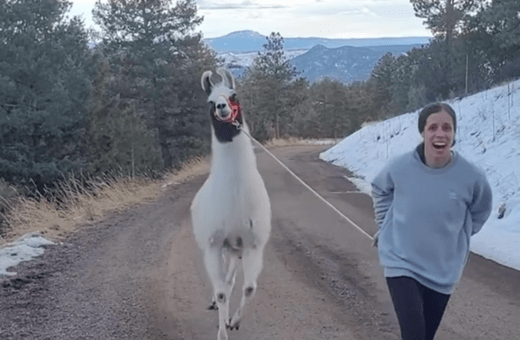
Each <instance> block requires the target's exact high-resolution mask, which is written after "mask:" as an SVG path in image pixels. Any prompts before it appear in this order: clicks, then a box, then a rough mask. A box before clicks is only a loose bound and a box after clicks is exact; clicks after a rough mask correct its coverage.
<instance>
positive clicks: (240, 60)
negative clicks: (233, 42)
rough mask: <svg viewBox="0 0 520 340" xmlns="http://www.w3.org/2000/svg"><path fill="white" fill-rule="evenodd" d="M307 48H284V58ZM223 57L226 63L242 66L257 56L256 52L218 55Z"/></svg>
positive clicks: (289, 58)
mask: <svg viewBox="0 0 520 340" xmlns="http://www.w3.org/2000/svg"><path fill="white" fill-rule="evenodd" d="M307 51H308V50H286V51H284V55H285V58H287V59H288V60H291V59H292V58H295V57H297V56H299V55H301V54H304V53H305V52H307ZM218 56H219V57H221V58H223V59H224V63H225V64H226V65H228V64H231V63H234V64H236V65H239V66H242V67H246V68H247V67H249V66H251V64H252V63H253V60H254V59H255V58H256V57H258V52H246V53H233V52H227V53H221V54H219V55H218Z"/></svg>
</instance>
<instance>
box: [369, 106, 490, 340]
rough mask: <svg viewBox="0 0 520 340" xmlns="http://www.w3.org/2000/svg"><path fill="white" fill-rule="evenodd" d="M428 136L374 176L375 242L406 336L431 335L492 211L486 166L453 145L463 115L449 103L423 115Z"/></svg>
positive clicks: (424, 339)
mask: <svg viewBox="0 0 520 340" xmlns="http://www.w3.org/2000/svg"><path fill="white" fill-rule="evenodd" d="M418 125H419V132H420V133H421V136H422V137H423V143H421V144H420V145H419V146H417V148H415V150H413V151H411V152H408V153H406V154H404V155H402V156H399V157H397V158H396V159H394V160H393V161H391V162H389V164H388V165H387V166H386V167H385V168H384V169H383V170H382V171H381V172H380V173H379V174H378V175H377V176H376V177H375V178H374V180H373V181H372V197H373V200H374V210H375V214H376V224H377V226H378V227H379V231H378V235H377V236H376V242H375V244H376V245H377V247H378V252H379V260H380V263H381V265H382V266H383V267H384V275H385V277H386V280H387V284H388V288H389V291H390V295H391V297H392V301H393V304H394V308H395V311H396V314H397V318H398V320H399V326H400V328H401V336H402V339H403V340H410V339H414V340H431V339H433V338H434V336H435V332H436V331H437V328H438V327H439V323H440V321H441V318H442V315H443V314H444V310H445V309H446V305H447V304H448V300H449V298H450V295H451V294H452V292H453V290H454V286H455V284H456V283H457V282H458V281H459V279H460V277H461V275H462V270H463V268H464V265H465V264H466V261H467V259H468V255H469V251H470V250H469V243H470V237H471V236H472V235H474V234H476V233H477V232H479V231H480V229H481V228H482V226H483V225H484V223H485V222H486V220H487V219H488V217H489V215H490V213H491V205H492V196H491V195H492V194H491V187H490V185H489V183H488V181H487V179H486V176H485V174H484V172H483V171H481V170H479V169H478V168H477V167H476V166H474V165H473V164H471V163H470V162H468V161H467V160H466V159H464V158H463V157H462V156H461V155H460V154H459V153H457V152H456V151H453V150H451V147H452V146H453V145H454V144H455V132H456V128H457V119H456V116H455V112H454V111H453V109H452V108H451V107H450V106H449V105H448V104H445V103H434V104H431V105H428V106H427V107H425V108H424V109H423V110H422V111H421V112H420V114H419V123H418Z"/></svg>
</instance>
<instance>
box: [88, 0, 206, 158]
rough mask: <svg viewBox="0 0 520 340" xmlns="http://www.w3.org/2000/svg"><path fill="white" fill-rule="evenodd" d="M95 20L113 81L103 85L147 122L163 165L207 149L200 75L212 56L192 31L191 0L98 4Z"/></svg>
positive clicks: (194, 18)
mask: <svg viewBox="0 0 520 340" xmlns="http://www.w3.org/2000/svg"><path fill="white" fill-rule="evenodd" d="M93 16H94V21H95V22H96V23H97V24H98V25H99V26H100V27H101V32H100V34H99V37H100V38H101V41H100V49H101V50H102V51H103V53H104V54H105V56H106V57H107V58H108V60H109V62H110V67H111V70H112V72H113V74H114V79H113V81H111V83H110V84H109V85H108V86H107V88H108V89H109V90H108V91H109V92H110V93H111V95H112V96H114V95H116V94H120V98H121V103H122V105H123V107H126V106H131V105H133V106H134V107H135V108H136V110H137V112H138V113H139V115H140V116H141V117H142V118H143V120H144V121H145V122H146V125H147V127H148V129H149V130H150V133H151V135H152V136H153V138H154V144H155V145H156V147H157V148H158V150H160V153H161V157H162V160H163V164H164V165H165V166H166V167H170V166H175V165H178V164H179V163H180V162H181V161H183V160H185V159H186V158H188V157H190V156H191V155H193V154H198V153H202V152H204V151H206V150H207V147H208V144H209V126H208V125H207V124H205V123H206V122H207V116H206V111H207V110H206V103H205V96H204V92H203V91H202V89H201V87H200V76H201V74H202V73H203V71H205V70H206V69H212V68H213V67H214V65H215V56H214V54H213V53H212V52H211V51H210V50H209V49H208V48H207V47H206V46H205V45H204V44H203V42H202V37H201V35H200V34H198V33H195V32H194V30H195V28H196V27H197V25H199V24H200V23H201V22H202V18H201V17H199V16H197V7H196V4H195V1H193V0H180V1H177V3H176V4H175V6H172V4H171V1H169V0H139V1H126V0H109V1H108V2H107V3H103V2H101V1H98V2H97V3H96V6H95V9H94V11H93Z"/></svg>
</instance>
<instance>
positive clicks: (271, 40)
mask: <svg viewBox="0 0 520 340" xmlns="http://www.w3.org/2000/svg"><path fill="white" fill-rule="evenodd" d="M266 40H267V42H266V43H265V44H264V46H263V47H264V51H262V52H259V53H258V56H257V57H256V58H255V59H254V60H253V63H252V65H251V66H250V68H249V69H248V72H247V73H246V75H245V77H244V80H243V82H242V85H243V86H244V87H246V88H248V90H245V92H249V94H250V96H249V97H248V99H249V102H245V105H246V109H247V112H248V113H249V115H248V117H249V118H248V123H249V124H250V126H251V127H252V130H251V132H252V133H253V135H254V136H255V137H256V138H257V139H259V140H266V139H271V138H280V137H281V136H283V135H284V134H285V131H283V130H284V126H287V121H288V118H289V117H290V115H289V113H288V108H287V106H286V102H287V101H288V92H289V88H290V84H291V82H292V81H294V80H295V77H296V76H297V75H298V72H297V71H296V69H295V67H294V66H292V65H291V64H290V63H289V61H288V60H287V58H286V57H285V53H284V48H283V37H282V36H281V35H280V33H274V32H273V33H271V35H270V36H269V37H266ZM253 98H254V100H253Z"/></svg>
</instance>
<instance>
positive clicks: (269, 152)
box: [232, 121, 374, 240]
mask: <svg viewBox="0 0 520 340" xmlns="http://www.w3.org/2000/svg"><path fill="white" fill-rule="evenodd" d="M232 124H233V125H234V126H235V127H236V128H237V129H238V130H242V132H243V133H244V134H245V135H246V136H248V137H249V138H250V139H251V140H252V141H254V142H255V143H256V144H258V145H259V146H260V147H261V148H262V149H263V150H264V151H265V152H267V153H268V154H269V155H270V156H271V157H273V158H274V160H275V161H277V162H278V164H280V165H281V166H282V167H283V168H284V169H285V170H287V172H289V173H290V174H291V175H292V176H293V177H294V178H296V179H297V180H298V181H299V182H300V183H301V184H302V185H303V186H304V187H306V188H307V189H309V191H310V192H312V193H313V194H314V195H315V196H316V197H318V198H319V199H320V200H322V201H323V202H324V203H325V204H326V205H328V206H329V207H330V208H332V210H334V211H335V212H337V213H338V214H339V215H340V216H341V217H342V218H343V219H345V220H346V221H347V222H348V223H350V224H352V225H353V226H354V227H355V228H356V229H357V230H359V231H360V232H361V233H362V234H363V235H365V236H366V237H368V238H369V239H370V240H374V238H373V237H372V236H370V234H368V233H367V232H366V231H364V230H363V229H362V228H361V227H360V226H358V225H357V224H356V223H354V222H353V221H352V220H351V219H350V218H348V217H347V216H345V215H344V214H343V213H342V212H341V211H339V210H338V208H336V207H335V206H333V205H332V204H331V203H329V201H327V200H326V199H324V198H323V197H321V195H320V194H318V193H317V192H316V191H315V190H314V189H313V188H311V187H310V186H309V185H308V184H307V183H305V182H304V181H303V180H302V179H301V178H300V177H298V176H297V175H296V174H295V173H294V172H293V171H292V170H291V169H289V168H288V167H287V166H286V165H285V164H283V163H282V161H280V160H279V159H278V158H276V156H275V155H273V154H272V153H271V151H269V150H267V148H266V147H265V146H263V145H262V144H261V143H260V142H259V141H257V140H256V139H254V138H253V136H251V135H250V134H249V132H247V131H246V130H245V129H242V125H241V124H240V123H239V122H237V121H234V122H233V123H232Z"/></svg>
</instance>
